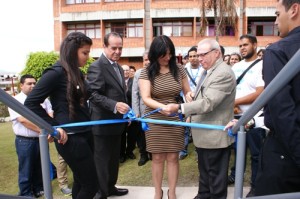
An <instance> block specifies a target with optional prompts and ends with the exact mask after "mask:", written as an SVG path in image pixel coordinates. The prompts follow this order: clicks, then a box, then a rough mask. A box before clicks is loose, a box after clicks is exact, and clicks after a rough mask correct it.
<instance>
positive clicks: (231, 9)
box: [200, 0, 238, 41]
mask: <svg viewBox="0 0 300 199" xmlns="http://www.w3.org/2000/svg"><path fill="white" fill-rule="evenodd" d="M236 1H237V0H202V3H201V19H200V24H201V30H200V33H201V35H204V33H205V31H206V27H207V25H208V21H207V18H206V14H207V12H209V11H213V13H214V25H215V35H216V40H217V41H219V35H220V34H221V33H222V32H224V30H225V27H226V26H232V27H233V28H234V30H235V31H236V30H237V28H236V23H237V19H238V16H237V12H236Z"/></svg>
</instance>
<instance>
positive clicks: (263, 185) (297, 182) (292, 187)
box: [255, 135, 300, 196]
mask: <svg viewBox="0 0 300 199" xmlns="http://www.w3.org/2000/svg"><path fill="white" fill-rule="evenodd" d="M290 192H300V168H299V167H297V165H296V164H295V162H294V161H293V159H292V158H291V156H290V154H289V152H288V151H287V150H286V149H285V148H284V146H283V144H282V142H281V141H280V140H279V138H278V137H276V135H268V136H267V138H266V140H265V142H264V144H263V147H262V151H261V156H260V161H259V168H258V173H257V176H256V189H255V195H257V196H262V195H271V194H279V193H290Z"/></svg>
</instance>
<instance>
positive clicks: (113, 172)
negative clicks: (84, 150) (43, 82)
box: [87, 32, 129, 199]
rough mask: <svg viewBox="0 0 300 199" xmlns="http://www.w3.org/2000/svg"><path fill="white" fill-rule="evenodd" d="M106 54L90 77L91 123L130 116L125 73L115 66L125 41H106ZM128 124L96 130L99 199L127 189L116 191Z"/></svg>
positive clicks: (109, 36)
mask: <svg viewBox="0 0 300 199" xmlns="http://www.w3.org/2000/svg"><path fill="white" fill-rule="evenodd" d="M103 48H104V52H103V54H102V55H101V57H99V59H97V60H96V61H95V62H93V63H92V64H91V66H90V67H89V70H88V74H87V80H88V82H89V84H90V89H91V92H92V95H91V97H90V99H89V102H90V111H91V119H92V120H107V119H121V118H122V117H123V114H125V113H127V111H128V110H129V106H128V105H127V97H126V92H125V90H126V88H125V86H126V85H125V81H124V74H123V69H122V68H121V67H120V66H119V65H118V64H117V63H116V61H118V60H119V58H120V56H121V54H122V48H123V39H122V37H121V36H120V35H119V34H118V33H114V32H113V33H109V34H107V35H105V37H104V44H103ZM125 127H126V123H118V124H109V125H107V124H106V125H98V126H93V134H94V143H95V151H94V153H95V154H94V156H95V164H96V169H97V173H98V180H99V191H98V193H97V195H96V197H95V198H96V199H107V197H108V196H112V195H116V196H122V195H125V194H127V193H128V190H127V189H119V188H116V187H115V184H116V182H117V179H118V172H119V157H120V146H121V135H122V132H123V131H124V129H125Z"/></svg>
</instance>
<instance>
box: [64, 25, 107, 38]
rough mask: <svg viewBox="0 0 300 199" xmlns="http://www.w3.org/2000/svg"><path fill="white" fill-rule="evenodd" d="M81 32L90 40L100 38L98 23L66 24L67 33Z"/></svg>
mask: <svg viewBox="0 0 300 199" xmlns="http://www.w3.org/2000/svg"><path fill="white" fill-rule="evenodd" d="M71 32H82V33H84V34H85V35H86V36H88V37H90V38H91V39H98V38H101V31H100V23H86V24H68V25H67V33H68V34H69V33H71Z"/></svg>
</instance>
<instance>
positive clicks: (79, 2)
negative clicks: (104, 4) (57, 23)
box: [66, 0, 101, 4]
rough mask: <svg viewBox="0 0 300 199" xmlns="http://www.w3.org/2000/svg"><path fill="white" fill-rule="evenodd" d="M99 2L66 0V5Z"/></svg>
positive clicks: (94, 0)
mask: <svg viewBox="0 0 300 199" xmlns="http://www.w3.org/2000/svg"><path fill="white" fill-rule="evenodd" d="M100 1H101V0H66V4H83V3H100Z"/></svg>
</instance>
